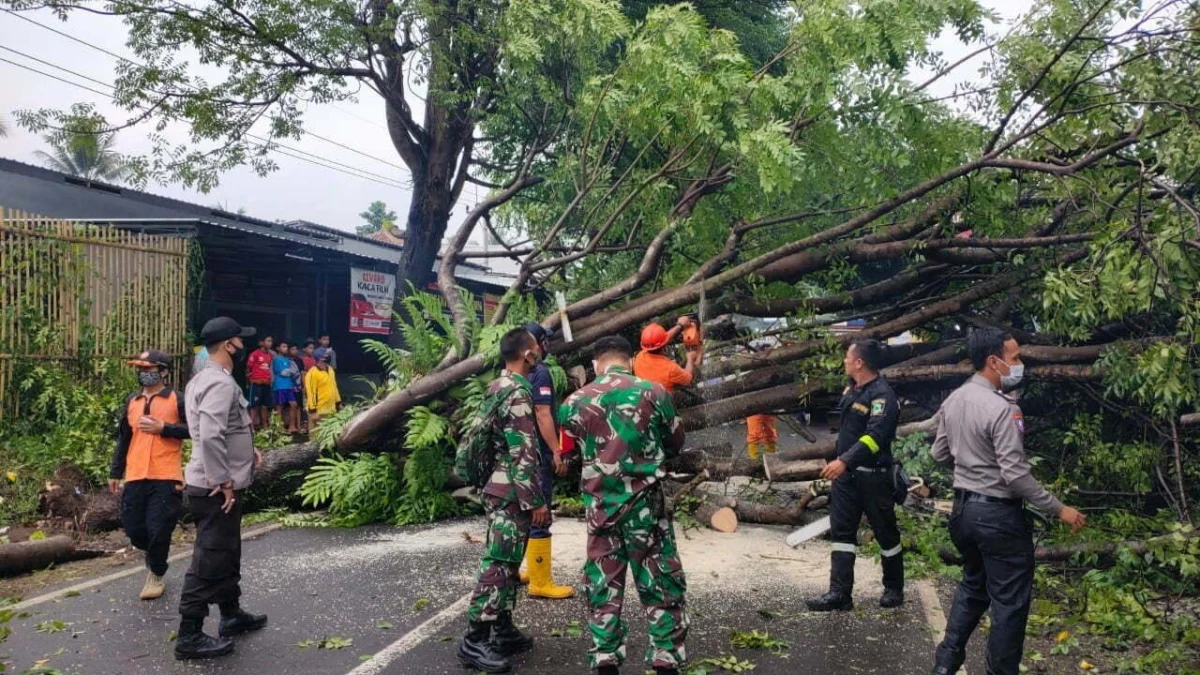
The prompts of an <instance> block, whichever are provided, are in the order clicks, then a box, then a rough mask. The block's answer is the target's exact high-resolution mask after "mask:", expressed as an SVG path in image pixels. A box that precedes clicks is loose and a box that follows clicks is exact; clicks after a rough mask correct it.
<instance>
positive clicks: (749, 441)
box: [746, 415, 779, 460]
mask: <svg viewBox="0 0 1200 675" xmlns="http://www.w3.org/2000/svg"><path fill="white" fill-rule="evenodd" d="M778 442H779V432H777V431H776V430H775V416H774V415H751V416H749V417H747V418H746V452H747V453H748V454H749V455H750V459H754V460H757V459H758V457H759V452H760V451H762V452H768V453H773V452H775V446H776V444H777V443H778Z"/></svg>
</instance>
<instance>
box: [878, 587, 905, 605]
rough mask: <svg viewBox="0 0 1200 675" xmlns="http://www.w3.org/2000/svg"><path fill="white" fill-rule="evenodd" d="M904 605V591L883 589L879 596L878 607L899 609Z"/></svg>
mask: <svg viewBox="0 0 1200 675" xmlns="http://www.w3.org/2000/svg"><path fill="white" fill-rule="evenodd" d="M903 604H904V590H903V589H900V588H885V589H883V595H881V596H879V606H880V607H883V608H892V607H899V606H900V605H903Z"/></svg>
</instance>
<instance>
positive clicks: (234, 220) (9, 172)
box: [0, 158, 511, 286]
mask: <svg viewBox="0 0 1200 675" xmlns="http://www.w3.org/2000/svg"><path fill="white" fill-rule="evenodd" d="M0 206H3V207H5V208H11V209H18V210H21V211H28V212H30V213H34V214H37V215H40V216H48V217H51V218H62V219H68V220H82V221H89V222H113V223H120V222H121V221H129V222H133V221H142V222H145V223H149V222H155V223H164V224H165V223H171V222H180V223H186V222H191V223H195V224H197V225H209V226H215V227H221V228H226V229H230V230H237V231H240V232H245V233H247V234H252V235H257V236H260V237H269V238H273V239H280V240H284V241H291V242H294V243H297V244H301V245H304V246H311V247H315V248H322V249H327V250H330V251H338V252H341V253H346V254H349V255H353V256H359V257H362V258H369V259H372V260H378V261H385V262H397V261H398V260H399V258H400V251H401V247H399V246H396V245H394V244H392V243H390V242H385V241H378V240H375V239H372V238H370V237H365V236H360V235H358V234H356V233H353V232H346V231H342V230H338V229H335V228H332V227H329V226H326V225H321V224H319V223H313V222H309V221H302V220H298V221H291V222H288V223H276V222H273V221H270V220H263V219H261V218H254V217H252V216H247V215H241V214H237V213H231V212H228V211H223V210H221V209H214V208H211V207H207V206H202V205H200V204H193V203H190V202H185V201H182V200H179V199H172V198H170V197H163V196H160V195H155V194H151V193H149V192H143V191H140V190H133V189H130V188H124V187H120V186H116V185H110V184H107V183H102V182H98V181H86V180H82V179H79V178H76V177H74V176H68V175H66V174H63V173H59V172H57V171H51V170H49V169H43V168H41V167H37V166H33V165H30V164H25V163H23V162H18V161H15V160H11V159H3V158H0ZM436 266H437V264H436V263H435V269H436ZM457 271H458V272H460V273H469V274H470V276H469V277H464V278H469V279H471V280H474V281H478V282H481V283H487V284H494V285H498V286H505V285H507V283H508V280H509V279H511V277H510V276H509V275H495V274H493V273H491V272H490V271H489V270H488V268H486V267H483V266H480V265H476V264H473V263H460V264H459V266H458V270H457Z"/></svg>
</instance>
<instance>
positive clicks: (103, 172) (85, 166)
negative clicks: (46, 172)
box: [37, 118, 129, 182]
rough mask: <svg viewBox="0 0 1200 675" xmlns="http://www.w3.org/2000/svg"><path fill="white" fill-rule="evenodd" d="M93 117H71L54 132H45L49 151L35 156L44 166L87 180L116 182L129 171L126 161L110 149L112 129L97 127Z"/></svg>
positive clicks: (112, 144) (112, 142)
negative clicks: (61, 127)
mask: <svg viewBox="0 0 1200 675" xmlns="http://www.w3.org/2000/svg"><path fill="white" fill-rule="evenodd" d="M102 128H103V125H102V124H97V120H96V119H95V118H91V119H88V118H74V119H71V120H68V123H67V124H66V125H64V128H63V129H62V130H60V131H58V132H56V133H54V134H51V135H47V136H44V137H43V138H45V139H46V143H48V144H49V145H50V150H51V151H50V152H43V151H41V150H39V151H38V152H37V156H38V157H39V158H41V160H42V163H43V164H45V165H46V167H47V168H49V169H53V170H55V171H61V172H62V173H66V174H70V175H72V176H79V177H80V178H86V179H89V180H104V181H109V182H117V181H120V180H121V179H123V178H125V177H126V176H128V175H129V165H128V164H127V163H126V162H125V159H124V158H123V157H121V155H120V154H119V153H117V152H116V151H115V150H113V146H114V145H115V144H116V141H117V135H116V133H115V132H112V131H108V132H104V131H100V129H102Z"/></svg>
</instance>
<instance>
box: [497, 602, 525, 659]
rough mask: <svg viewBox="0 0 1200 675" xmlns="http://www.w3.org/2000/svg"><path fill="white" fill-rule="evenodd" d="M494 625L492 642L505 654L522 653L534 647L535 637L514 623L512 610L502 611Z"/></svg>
mask: <svg viewBox="0 0 1200 675" xmlns="http://www.w3.org/2000/svg"><path fill="white" fill-rule="evenodd" d="M495 624H496V625H495V626H493V627H492V644H493V645H495V647H496V651H498V652H500V653H501V654H503V655H505V656H512V655H513V654H520V653H521V652H527V651H529V650H530V649H533V638H532V637H530V636H528V635H526V634H524V633H522V632H521V631H520V629H518V628H517V625H516V624H515V623H513V618H512V612H500V618H499V619H497V620H496V621H495Z"/></svg>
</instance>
